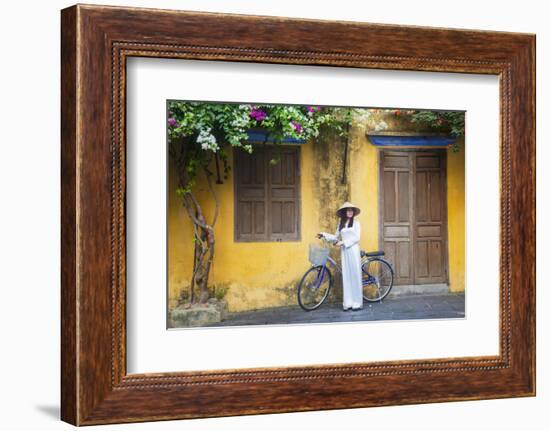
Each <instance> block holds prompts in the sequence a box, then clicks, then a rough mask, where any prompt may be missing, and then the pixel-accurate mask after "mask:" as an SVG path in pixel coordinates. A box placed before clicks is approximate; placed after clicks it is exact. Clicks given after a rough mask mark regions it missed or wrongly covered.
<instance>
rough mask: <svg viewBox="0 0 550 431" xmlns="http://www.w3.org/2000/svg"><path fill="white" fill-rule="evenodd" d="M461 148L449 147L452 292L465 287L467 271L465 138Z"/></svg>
mask: <svg viewBox="0 0 550 431" xmlns="http://www.w3.org/2000/svg"><path fill="white" fill-rule="evenodd" d="M459 145H460V151H458V152H456V153H455V152H453V151H452V150H450V149H449V150H447V213H448V216H447V218H448V244H449V245H448V248H449V288H450V290H451V291H452V292H461V291H464V290H465V285H464V277H465V272H466V212H465V209H466V206H465V202H466V199H465V192H466V190H465V187H466V183H465V178H464V176H465V163H464V159H465V157H464V155H465V153H466V151H465V148H464V140H463V139H462V140H461V142H460V143H459Z"/></svg>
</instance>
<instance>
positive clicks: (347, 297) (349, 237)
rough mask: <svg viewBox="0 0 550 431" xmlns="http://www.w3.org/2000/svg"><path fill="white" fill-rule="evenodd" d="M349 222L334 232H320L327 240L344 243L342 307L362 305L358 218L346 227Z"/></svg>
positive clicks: (342, 252)
mask: <svg viewBox="0 0 550 431" xmlns="http://www.w3.org/2000/svg"><path fill="white" fill-rule="evenodd" d="M348 223H349V222H346V225H345V226H344V227H343V228H342V230H338V227H337V228H336V232H335V233H334V234H331V233H327V232H321V234H322V235H323V236H324V237H325V239H327V240H328V241H338V240H339V239H340V240H341V241H342V242H343V243H344V245H343V246H342V247H341V256H342V281H343V287H344V295H343V296H344V301H343V302H344V303H343V306H344V309H348V308H362V307H363V288H362V272H361V250H360V246H359V239H360V238H361V224H360V223H359V221H358V220H353V226H352V227H347V226H348Z"/></svg>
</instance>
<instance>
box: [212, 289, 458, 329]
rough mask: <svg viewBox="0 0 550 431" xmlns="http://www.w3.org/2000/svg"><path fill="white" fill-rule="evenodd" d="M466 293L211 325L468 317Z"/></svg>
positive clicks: (272, 313) (289, 310) (259, 314)
mask: <svg viewBox="0 0 550 431" xmlns="http://www.w3.org/2000/svg"><path fill="white" fill-rule="evenodd" d="M464 298H465V297H464V294H444V295H401V296H396V297H388V298H386V299H384V301H382V302H377V303H367V302H365V303H364V304H363V309H362V310H359V311H345V312H344V311H343V310H342V305H341V304H329V303H326V304H323V305H321V307H320V308H319V309H317V310H314V311H309V312H308V311H304V310H302V309H301V308H300V307H299V306H298V305H296V306H292V307H277V308H269V309H265V310H258V311H244V312H240V313H230V314H229V316H228V317H227V318H226V319H225V320H224V321H223V322H220V323H217V324H215V325H208V326H243V325H277V324H288V323H328V322H356V321H380V320H408V319H457V318H464V309H465V301H464Z"/></svg>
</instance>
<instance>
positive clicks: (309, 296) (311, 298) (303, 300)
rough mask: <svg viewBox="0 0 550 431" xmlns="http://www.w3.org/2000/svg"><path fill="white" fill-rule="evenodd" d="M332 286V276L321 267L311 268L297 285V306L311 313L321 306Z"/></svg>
mask: <svg viewBox="0 0 550 431" xmlns="http://www.w3.org/2000/svg"><path fill="white" fill-rule="evenodd" d="M331 286H332V274H331V273H330V270H329V269H328V268H327V267H326V266H323V265H319V266H313V267H311V268H310V269H309V270H308V271H306V273H305V274H304V276H303V277H302V280H300V284H299V285H298V304H300V307H302V308H303V309H304V310H305V311H312V310H315V309H317V308H319V307H320V306H321V304H322V303H323V301H324V300H325V299H326V298H327V296H328V293H329V291H330V288H331Z"/></svg>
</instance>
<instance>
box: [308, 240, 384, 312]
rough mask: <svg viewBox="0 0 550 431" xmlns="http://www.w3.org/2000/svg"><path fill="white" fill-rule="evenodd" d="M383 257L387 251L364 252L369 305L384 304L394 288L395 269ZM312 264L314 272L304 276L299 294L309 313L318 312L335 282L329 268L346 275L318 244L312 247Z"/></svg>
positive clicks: (364, 270) (363, 273)
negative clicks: (384, 300)
mask: <svg viewBox="0 0 550 431" xmlns="http://www.w3.org/2000/svg"><path fill="white" fill-rule="evenodd" d="M323 241H325V242H329V243H330V242H331V241H327V240H325V239H323ZM383 256H384V252H383V251H372V252H365V251H363V250H361V271H362V286H363V299H364V300H365V301H367V302H381V301H382V300H383V299H384V298H385V297H386V296H388V294H389V293H390V290H391V288H392V287H393V268H392V266H391V265H390V263H389V262H388V261H387V260H385V259H384V257H383ZM309 260H310V262H311V268H309V269H308V270H307V271H306V272H305V273H304V275H303V277H302V279H301V280H300V283H299V284H298V290H297V296H298V304H299V305H300V307H301V308H302V309H303V310H305V311H313V310H316V309H317V308H319V307H320V306H321V305H322V304H323V302H324V301H325V299H327V297H328V294H329V292H330V289H331V288H332V285H333V281H334V280H333V277H332V272H331V270H330V269H329V267H328V265H330V266H332V267H333V271H334V272H335V274H337V273H338V272H341V271H342V269H341V267H340V265H339V264H338V263H337V262H336V261H335V260H334V259H333V258H332V257H330V256H329V249H327V248H322V247H319V246H317V245H316V244H311V245H310V253H309Z"/></svg>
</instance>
